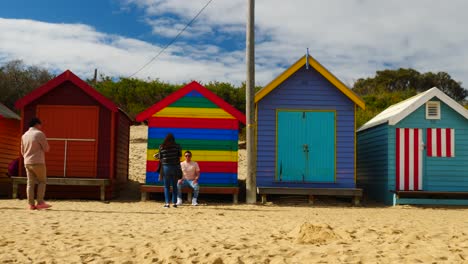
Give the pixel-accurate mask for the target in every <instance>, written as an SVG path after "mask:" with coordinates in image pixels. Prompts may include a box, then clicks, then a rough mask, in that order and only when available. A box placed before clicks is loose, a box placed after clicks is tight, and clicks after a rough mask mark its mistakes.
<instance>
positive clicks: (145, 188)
mask: <svg viewBox="0 0 468 264" xmlns="http://www.w3.org/2000/svg"><path fill="white" fill-rule="evenodd" d="M140 191H141V201H143V202H144V201H146V200H147V199H148V193H162V192H164V186H158V185H145V184H143V185H141V187H140ZM182 193H187V194H188V200H189V201H191V200H192V193H193V189H192V188H189V187H186V188H183V189H182ZM199 193H207V194H232V202H233V203H234V204H237V203H238V195H239V187H214V186H213V187H211V186H210V187H208V186H200V191H199Z"/></svg>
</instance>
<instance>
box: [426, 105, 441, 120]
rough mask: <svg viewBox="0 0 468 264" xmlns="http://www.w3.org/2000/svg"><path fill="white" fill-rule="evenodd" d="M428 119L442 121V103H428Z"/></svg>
mask: <svg viewBox="0 0 468 264" xmlns="http://www.w3.org/2000/svg"><path fill="white" fill-rule="evenodd" d="M426 119H440V102H436V101H429V102H427V103H426Z"/></svg>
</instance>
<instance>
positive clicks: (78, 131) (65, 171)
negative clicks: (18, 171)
mask: <svg viewBox="0 0 468 264" xmlns="http://www.w3.org/2000/svg"><path fill="white" fill-rule="evenodd" d="M98 111H99V108H98V107H97V106H74V105H73V106H70V105H52V106H51V105H39V106H37V116H38V117H39V118H40V119H41V121H42V130H43V131H44V133H45V134H46V136H47V138H48V139H49V142H50V143H51V144H52V145H53V147H51V149H50V152H49V153H47V155H46V164H47V167H48V170H49V173H50V174H49V176H59V177H90V178H94V177H96V156H97V146H98V126H99V120H98ZM64 167H65V168H64Z"/></svg>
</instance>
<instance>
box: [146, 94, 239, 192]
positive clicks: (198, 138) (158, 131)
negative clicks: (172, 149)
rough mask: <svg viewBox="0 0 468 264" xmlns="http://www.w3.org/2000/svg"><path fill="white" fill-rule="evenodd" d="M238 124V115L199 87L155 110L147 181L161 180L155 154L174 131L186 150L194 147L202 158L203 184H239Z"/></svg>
mask: <svg viewBox="0 0 468 264" xmlns="http://www.w3.org/2000/svg"><path fill="white" fill-rule="evenodd" d="M238 126H239V125H238V120H237V119H235V118H234V117H233V116H231V115H230V114H229V113H227V112H226V111H225V110H223V109H222V108H220V107H218V106H217V105H216V104H214V103H213V102H212V101H211V100H209V99H207V98H205V97H204V96H203V95H202V94H200V93H199V92H196V91H192V92H189V93H188V94H186V95H185V96H183V97H181V98H180V99H179V100H177V101H176V102H174V103H172V104H171V105H169V106H168V107H166V108H164V109H162V110H161V111H159V112H157V113H155V114H154V115H153V116H152V117H151V118H149V120H148V150H147V172H146V183H147V184H161V182H159V181H158V173H157V172H155V171H156V168H157V166H158V161H156V160H155V159H154V158H153V155H154V154H155V153H156V152H157V151H158V147H159V145H160V144H161V143H162V142H163V140H164V137H165V136H166V135H167V134H168V133H173V134H174V136H175V139H176V141H177V143H178V144H180V145H181V146H182V149H183V151H185V150H190V151H191V152H192V154H193V158H192V159H193V160H194V161H196V162H198V164H199V166H200V170H201V174H200V181H199V182H200V184H202V185H205V186H237V156H238V153H237V150H238V129H239V127H238ZM181 160H183V157H182V159H181Z"/></svg>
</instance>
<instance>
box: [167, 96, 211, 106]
mask: <svg viewBox="0 0 468 264" xmlns="http://www.w3.org/2000/svg"><path fill="white" fill-rule="evenodd" d="M169 107H189V108H219V106H217V105H215V104H214V103H213V102H212V101H210V100H209V99H207V98H205V97H189V96H185V97H182V98H180V99H179V100H177V101H175V102H174V103H172V104H171V105H169Z"/></svg>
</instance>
